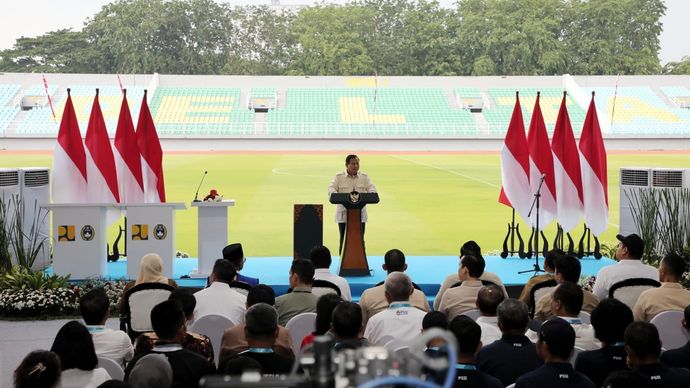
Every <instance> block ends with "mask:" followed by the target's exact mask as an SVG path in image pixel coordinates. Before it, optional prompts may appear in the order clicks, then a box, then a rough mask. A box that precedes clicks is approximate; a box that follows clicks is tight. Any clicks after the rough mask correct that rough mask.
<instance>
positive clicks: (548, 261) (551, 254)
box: [518, 249, 565, 306]
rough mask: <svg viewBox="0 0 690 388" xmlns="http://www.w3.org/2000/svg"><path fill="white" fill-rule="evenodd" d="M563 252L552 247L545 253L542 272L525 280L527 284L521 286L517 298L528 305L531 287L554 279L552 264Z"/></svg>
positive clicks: (553, 265)
mask: <svg viewBox="0 0 690 388" xmlns="http://www.w3.org/2000/svg"><path fill="white" fill-rule="evenodd" d="M563 254H565V252H563V251H562V250H560V249H552V250H550V251H548V252H547V253H546V256H544V274H543V275H534V276H532V277H531V278H530V279H529V280H528V281H527V284H525V286H524V287H523V288H522V292H520V297H518V300H520V301H521V302H523V303H525V304H527V305H528V306H529V303H530V293H531V292H532V288H533V287H534V286H535V285H537V284H539V283H542V282H546V281H549V280H555V275H556V264H554V259H555V258H556V256H557V255H563ZM535 302H536V301H535Z"/></svg>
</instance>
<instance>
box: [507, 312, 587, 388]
mask: <svg viewBox="0 0 690 388" xmlns="http://www.w3.org/2000/svg"><path fill="white" fill-rule="evenodd" d="M574 347H575V330H573V327H572V326H571V325H570V324H569V323H568V322H566V321H564V320H563V319H561V318H551V319H549V320H548V321H546V322H544V324H543V325H541V328H540V329H539V340H538V341H537V352H538V353H539V358H541V359H542V360H544V365H543V366H541V367H540V368H539V369H537V370H535V371H532V372H529V373H526V374H524V375H523V376H521V377H520V378H518V379H517V381H516V382H515V388H523V387H524V388H529V387H559V388H594V387H595V386H594V383H593V382H592V380H590V379H588V378H587V376H585V375H583V374H582V373H580V372H578V371H576V370H575V369H573V366H572V365H570V362H568V360H569V359H570V353H572V352H573V348H574Z"/></svg>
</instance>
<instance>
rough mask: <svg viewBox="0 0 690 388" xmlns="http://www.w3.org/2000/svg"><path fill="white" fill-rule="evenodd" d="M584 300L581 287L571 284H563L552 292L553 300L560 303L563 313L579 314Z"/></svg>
mask: <svg viewBox="0 0 690 388" xmlns="http://www.w3.org/2000/svg"><path fill="white" fill-rule="evenodd" d="M584 298H585V293H584V292H583V291H582V287H580V286H579V285H577V284H576V283H573V282H563V283H561V284H559V285H558V287H556V290H555V291H554V292H553V300H557V301H559V302H561V305H562V306H563V308H564V309H565V311H566V312H567V313H568V314H572V315H578V314H580V310H582V302H583V301H584Z"/></svg>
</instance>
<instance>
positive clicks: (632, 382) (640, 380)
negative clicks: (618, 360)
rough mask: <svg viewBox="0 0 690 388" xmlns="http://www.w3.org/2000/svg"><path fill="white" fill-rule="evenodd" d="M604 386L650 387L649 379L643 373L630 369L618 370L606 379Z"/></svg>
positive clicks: (609, 387) (613, 387)
mask: <svg viewBox="0 0 690 388" xmlns="http://www.w3.org/2000/svg"><path fill="white" fill-rule="evenodd" d="M602 387H604V388H649V381H648V380H647V378H646V377H645V376H643V375H642V374H640V373H638V372H635V371H631V370H628V369H622V370H617V371H614V372H611V374H610V375H609V376H608V377H607V378H606V380H604V384H603V385H602Z"/></svg>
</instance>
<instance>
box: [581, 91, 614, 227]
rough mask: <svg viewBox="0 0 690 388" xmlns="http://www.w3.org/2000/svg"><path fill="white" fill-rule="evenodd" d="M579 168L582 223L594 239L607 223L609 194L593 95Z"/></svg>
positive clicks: (583, 128) (603, 150) (584, 132)
mask: <svg viewBox="0 0 690 388" xmlns="http://www.w3.org/2000/svg"><path fill="white" fill-rule="evenodd" d="M579 148H580V165H581V166H582V187H583V192H582V196H583V203H584V208H585V223H586V224H587V226H588V227H589V228H590V229H591V230H592V233H594V235H595V236H599V235H600V234H602V233H604V231H605V230H606V225H607V224H608V221H609V193H608V180H607V178H606V171H607V170H606V148H605V147H604V139H602V137H601V128H600V127H599V119H598V118H597V109H596V106H595V105H594V92H592V101H591V102H590V103H589V109H588V110H587V116H586V117H585V122H584V124H583V126H582V135H580V144H579Z"/></svg>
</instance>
